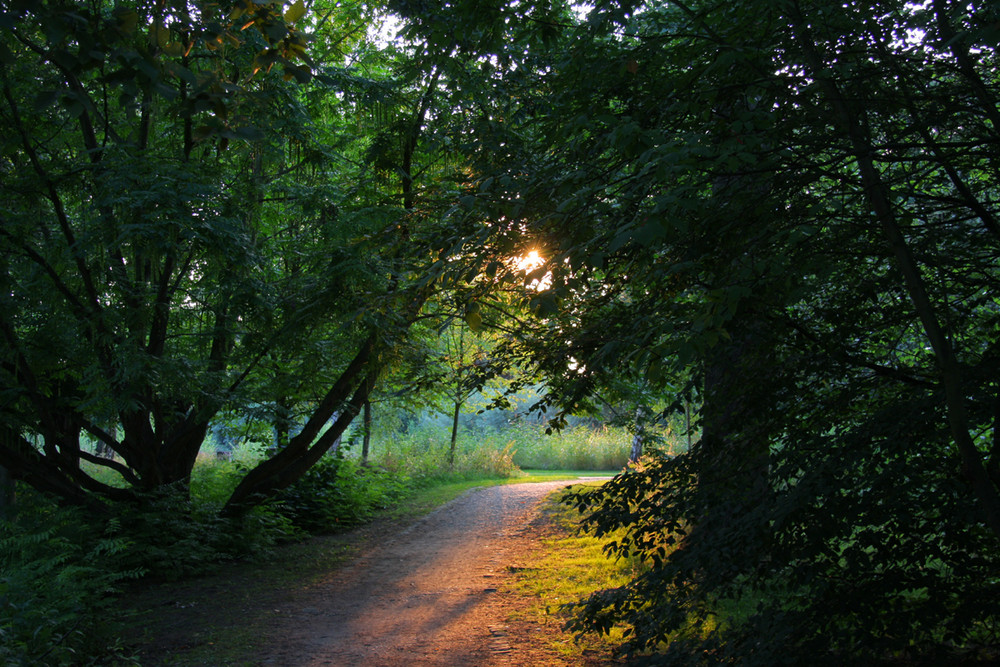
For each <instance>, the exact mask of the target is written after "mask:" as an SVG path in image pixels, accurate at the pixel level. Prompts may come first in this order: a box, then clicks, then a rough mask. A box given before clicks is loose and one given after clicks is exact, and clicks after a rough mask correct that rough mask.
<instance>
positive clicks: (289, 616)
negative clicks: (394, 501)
mask: <svg viewBox="0 0 1000 667" xmlns="http://www.w3.org/2000/svg"><path fill="white" fill-rule="evenodd" d="M572 483H574V482H573V481H561V482H542V483H528V484H510V485H504V486H493V487H488V488H483V489H476V490H473V491H471V492H468V493H466V494H464V495H462V496H460V497H459V498H456V499H455V500H453V501H451V502H450V503H448V504H446V505H444V506H442V507H440V508H438V509H437V510H435V511H434V512H432V513H431V514H429V515H427V516H425V517H423V518H422V519H420V520H418V521H417V522H415V523H414V524H412V525H410V526H409V527H407V528H403V529H401V530H400V532H398V533H396V534H394V535H388V536H386V537H385V539H383V540H382V541H380V542H379V543H375V544H373V545H372V546H371V547H370V548H369V549H368V550H367V551H366V552H365V553H363V554H361V555H360V556H358V557H357V558H355V559H354V560H353V561H351V562H349V563H347V564H346V565H345V566H344V567H341V568H338V569H336V570H335V571H333V572H332V573H331V574H330V575H329V576H328V577H327V578H326V579H324V580H323V581H321V582H319V583H317V584H316V585H314V586H312V587H310V588H309V589H307V590H305V591H303V592H302V593H301V594H300V595H297V596H296V597H295V599H294V600H290V601H289V606H290V607H291V609H290V610H289V612H288V613H285V614H282V615H281V617H280V618H277V619H275V624H276V625H275V626H273V627H272V630H273V632H272V631H269V632H268V635H270V636H271V637H273V638H280V640H278V641H268V642H267V643H266V646H265V647H262V649H261V651H260V653H259V654H258V656H257V657H258V660H259V662H258V664H259V665H263V666H272V665H274V666H277V667H318V666H320V665H333V666H335V667H354V666H357V665H364V666H365V667H389V666H390V665H391V666H393V667H397V666H399V665H427V666H436V667H459V666H461V667H472V666H477V667H478V666H492V665H526V664H532V660H531V656H529V655H519V652H518V647H517V646H511V645H510V643H509V642H508V640H507V638H506V633H505V632H504V627H503V623H504V619H505V611H504V600H503V596H502V595H501V594H499V593H498V588H497V584H498V582H499V580H500V578H501V577H503V576H504V573H506V572H507V571H508V568H509V567H511V566H512V565H513V563H514V562H515V561H516V558H517V555H518V553H519V550H520V549H521V548H522V547H523V545H522V540H519V539H518V538H519V537H521V536H522V534H523V533H525V532H527V531H529V529H530V527H531V523H532V521H533V520H534V519H535V518H536V517H537V516H538V506H539V504H540V503H541V501H542V499H543V498H544V497H545V496H546V495H547V494H549V493H550V492H552V491H554V490H556V489H559V488H562V487H565V486H568V485H569V484H572ZM525 660H527V662H525Z"/></svg>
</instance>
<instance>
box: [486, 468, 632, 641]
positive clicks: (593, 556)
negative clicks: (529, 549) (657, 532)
mask: <svg viewBox="0 0 1000 667" xmlns="http://www.w3.org/2000/svg"><path fill="white" fill-rule="evenodd" d="M601 483H602V482H599V481H594V482H586V483H584V484H582V485H575V486H574V487H573V488H579V487H580V486H593V485H597V484H601ZM562 493H563V491H556V492H553V493H552V494H550V495H549V497H548V498H547V499H546V502H545V504H544V505H543V507H542V512H543V514H544V515H545V516H546V518H547V520H548V522H549V529H550V533H549V535H548V536H547V537H545V538H543V539H542V543H541V544H542V548H541V550H540V552H539V553H538V554H537V555H536V556H535V557H534V558H532V559H531V561H530V562H528V563H525V565H524V567H517V568H513V569H512V576H511V577H510V579H508V580H507V582H506V583H505V585H504V588H505V589H506V590H507V591H509V592H511V593H514V594H516V595H518V596H522V597H525V598H528V599H529V600H532V602H531V603H530V604H528V605H527V606H524V607H521V608H518V609H517V610H516V611H515V612H513V613H512V615H511V616H510V617H509V619H508V621H509V622H515V623H516V622H526V623H531V624H536V625H539V626H546V625H547V626H550V627H551V626H553V625H555V626H558V627H560V628H561V627H562V626H563V625H564V624H565V622H566V621H567V620H569V618H570V616H571V615H572V610H571V608H570V606H569V605H572V604H573V603H576V602H579V601H580V600H582V599H584V598H586V597H587V596H588V595H590V594H591V593H593V592H594V591H596V590H600V589H603V588H610V587H615V586H621V585H624V584H625V583H627V582H628V581H629V580H630V579H631V578H633V577H635V576H636V575H637V574H639V572H640V570H641V568H642V566H641V564H640V563H638V562H636V561H629V560H618V561H616V560H614V559H612V558H608V557H607V556H606V555H605V554H604V551H603V549H604V545H605V544H606V543H607V542H608V541H610V540H612V539H614V538H615V536H614V535H611V536H607V537H604V538H602V539H598V538H596V537H594V536H593V535H592V534H589V533H582V532H580V530H579V527H580V515H579V514H578V513H577V512H576V510H575V509H573V508H571V507H569V506H567V505H564V504H562V503H560V502H559V498H560V497H561V496H562ZM622 631H623V629H622V628H614V629H612V631H611V633H610V634H609V635H606V636H594V635H587V636H583V637H574V636H572V635H570V634H568V633H565V632H550V633H549V634H548V644H549V647H550V649H552V650H554V651H556V652H557V653H559V654H561V655H563V656H565V657H567V658H582V656H583V655H584V653H585V652H591V651H597V652H600V653H607V652H609V651H610V650H611V648H612V647H614V646H615V645H616V643H618V642H619V641H620V640H621V638H622Z"/></svg>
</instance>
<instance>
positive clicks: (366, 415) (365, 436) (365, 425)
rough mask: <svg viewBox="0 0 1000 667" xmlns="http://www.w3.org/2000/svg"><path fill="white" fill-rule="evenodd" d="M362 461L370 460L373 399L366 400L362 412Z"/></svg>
mask: <svg viewBox="0 0 1000 667" xmlns="http://www.w3.org/2000/svg"><path fill="white" fill-rule="evenodd" d="M361 415H362V416H361V430H362V439H361V461H362V462H364V463H367V462H368V453H369V451H370V449H371V443H372V402H371V400H367V399H366V400H365V405H364V408H363V409H362V413H361Z"/></svg>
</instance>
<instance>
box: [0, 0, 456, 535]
mask: <svg viewBox="0 0 1000 667" xmlns="http://www.w3.org/2000/svg"><path fill="white" fill-rule="evenodd" d="M9 4H10V7H9V11H8V12H5V13H4V15H3V19H2V20H0V32H2V35H3V39H2V40H0V41H2V42H3V47H2V49H0V77H2V86H3V95H2V99H0V118H2V120H3V123H4V125H5V127H8V128H10V129H11V132H9V133H8V134H7V135H6V139H5V140H4V142H3V143H2V145H0V169H2V171H3V173H4V175H5V178H4V179H3V186H2V189H3V192H4V197H3V211H2V213H3V217H4V220H5V225H4V229H3V232H2V234H0V283H2V285H3V290H2V291H3V297H2V298H3V304H2V306H3V307H2V309H0V310H2V313H3V317H2V321H0V334H2V335H0V342H2V346H0V395H2V402H0V410H2V416H3V425H4V427H3V430H2V431H0V463H2V464H3V465H4V466H5V467H7V468H9V469H10V470H11V471H12V472H13V474H15V475H16V476H17V477H18V478H19V479H22V480H24V481H26V482H28V483H30V484H32V485H33V486H35V487H36V488H39V489H43V490H46V491H48V492H51V493H55V494H58V495H60V496H62V497H63V498H65V499H66V500H67V501H69V502H74V503H77V504H84V503H88V502H91V498H90V496H89V494H91V493H98V494H101V495H103V496H106V497H109V498H115V499H119V500H130V499H131V500H134V499H135V497H136V496H137V494H142V493H146V492H155V491H156V490H158V489H160V488H161V487H168V486H172V485H175V484H178V483H179V484H181V486H183V485H185V484H187V483H188V482H189V481H190V475H191V471H192V469H193V466H194V463H195V460H196V457H197V455H198V452H199V450H200V448H201V445H202V443H203V441H204V440H205V437H206V434H207V432H208V429H209V426H210V425H212V424H214V423H216V422H218V421H219V420H217V419H216V417H217V416H218V415H222V414H224V415H225V416H226V419H227V420H229V421H231V422H240V420H242V423H244V424H252V425H254V426H255V427H256V426H258V425H260V424H262V423H265V424H267V428H268V430H269V431H271V430H273V431H274V432H275V434H276V437H277V440H278V443H279V447H280V450H281V451H280V453H278V452H275V455H274V456H271V457H268V458H265V459H262V460H260V461H258V463H257V465H256V467H255V468H254V469H253V470H247V471H246V474H245V475H244V476H243V478H242V480H241V481H240V483H239V484H237V485H236V486H235V488H234V489H233V490H232V495H231V497H230V498H229V499H228V500H227V502H226V504H225V509H224V512H225V513H226V514H228V515H231V516H235V515H237V514H241V513H245V512H247V511H248V510H249V509H250V508H251V507H252V506H253V505H254V504H256V503H259V502H261V500H263V499H264V498H266V497H267V496H268V495H270V494H273V493H274V492H275V491H277V490H278V489H280V488H282V487H283V486H287V485H288V484H290V483H291V482H292V481H294V479H295V478H297V477H298V476H299V475H301V474H302V473H303V472H304V471H305V470H306V469H308V467H309V466H310V465H311V464H312V463H313V462H315V461H316V460H317V459H318V458H319V457H320V456H322V454H323V453H325V452H326V451H327V450H328V449H329V447H330V445H331V444H332V443H333V442H334V441H335V440H336V439H337V438H338V437H339V436H340V435H341V434H342V433H343V432H344V431H345V430H346V428H347V426H348V425H349V423H350V421H351V420H352V419H353V417H354V415H355V414H356V413H357V412H358V411H359V410H360V406H361V405H362V404H363V403H364V401H365V399H366V397H367V394H368V393H370V392H371V391H372V389H373V387H374V385H375V384H376V382H377V380H378V378H379V376H380V374H381V373H382V372H383V371H384V369H385V367H386V366H388V365H389V364H391V362H392V360H393V358H394V355H396V354H397V352H396V350H397V348H400V347H404V346H405V343H406V339H407V330H408V328H409V327H410V326H411V325H412V324H413V321H414V319H415V318H417V317H418V314H419V312H420V310H421V308H422V307H423V304H424V302H425V301H426V299H427V298H428V297H429V296H430V294H431V293H432V292H434V291H435V289H437V288H436V286H435V281H436V280H437V279H438V278H439V277H440V274H441V273H443V269H442V268H441V266H440V263H439V262H438V260H437V259H436V258H435V256H434V255H433V254H432V251H434V250H437V249H438V248H439V247H440V245H441V243H442V241H441V239H440V234H439V230H438V222H439V220H440V218H441V217H443V216H442V215H441V210H440V209H441V204H440V202H439V201H437V200H436V199H435V198H436V197H441V196H442V194H441V193H446V192H447V191H448V190H449V189H450V187H451V181H450V180H449V178H450V173H446V172H445V170H444V169H443V168H442V167H441V166H440V165H438V168H437V170H436V171H435V172H434V174H435V177H436V178H437V179H438V180H437V183H436V185H435V188H434V189H433V190H430V191H429V193H430V194H427V196H425V193H422V192H417V191H416V189H415V186H416V185H417V184H419V183H420V181H419V179H417V177H416V176H417V175H416V174H408V176H407V179H406V188H405V189H406V190H407V194H406V196H405V197H400V196H399V195H398V194H397V193H396V192H394V191H393V190H394V187H395V185H396V184H394V183H393V181H392V179H385V178H383V176H382V175H381V169H382V167H379V166H377V165H375V164H374V161H375V157H374V156H373V157H372V158H371V162H370V161H369V160H368V159H367V156H366V151H367V150H368V149H369V148H370V147H371V146H372V145H373V144H377V143H378V137H377V136H375V135H379V133H380V130H376V129H373V128H371V127H370V126H367V125H366V123H365V122H363V121H367V120H368V118H369V116H370V115H372V109H373V108H389V107H390V106H391V107H392V108H393V111H394V113H396V112H398V113H397V116H398V118H397V119H396V120H397V122H396V124H395V127H396V132H397V134H398V133H399V132H401V128H409V130H408V132H409V134H407V135H404V138H405V142H404V143H405V145H406V149H405V151H404V150H403V149H402V147H401V146H400V145H399V143H398V142H397V143H392V144H391V145H390V147H388V148H386V149H385V150H383V151H381V153H380V156H379V159H380V160H381V163H382V164H383V165H384V163H386V161H390V162H391V161H397V162H398V161H399V160H400V159H402V158H400V157H399V156H398V155H397V154H396V153H399V152H400V151H402V152H405V153H406V156H407V157H406V161H407V164H409V165H411V166H413V167H414V168H416V167H419V166H422V165H423V163H424V161H426V160H428V159H429V158H427V157H426V156H425V155H424V148H425V143H424V142H423V141H422V140H421V136H420V135H421V123H419V122H418V123H416V124H415V125H414V123H413V122H412V118H409V117H408V116H407V115H406V114H407V112H408V109H409V101H410V100H411V99H412V97H413V95H415V94H417V95H419V94H423V95H424V98H425V99H427V100H430V99H431V98H433V97H434V93H435V89H434V87H433V86H426V85H424V84H425V82H422V81H414V80H413V79H412V78H407V77H405V76H402V77H398V78H394V77H395V69H396V63H395V62H394V60H393V56H392V54H391V53H389V54H388V55H384V54H375V55H373V54H372V50H371V48H370V46H368V45H365V44H363V42H364V40H363V39H359V35H362V36H363V35H365V34H366V27H367V23H366V22H365V20H364V18H363V17H364V15H365V13H366V12H365V11H364V7H363V6H362V5H361V4H359V3H336V4H330V3H326V2H318V3H310V7H309V9H310V12H307V11H306V7H305V5H304V3H301V2H297V3H292V4H291V6H289V7H288V8H287V10H285V9H283V8H282V4H281V3H251V2H247V1H245V0H228V1H227V2H223V3H217V2H202V1H201V0H192V1H191V2H175V3H167V4H164V3H159V2H143V1H141V0H136V1H130V2H125V3H121V2H114V3H113V2H109V1H105V0H100V1H98V2H92V3H87V4H86V5H79V6H78V5H74V4H72V3H69V4H67V3H61V2H51V3H48V2H47V3H23V2H14V3H9ZM308 42H312V45H313V47H314V48H315V50H314V51H310V54H309V55H307V53H306V47H307V43H308ZM376 56H377V57H376ZM355 57H356V60H354V58H355ZM317 58H318V59H317ZM352 62H353V63H354V64H355V65H356V67H355V68H353V69H352V68H349V67H347V66H346V65H347V64H348V63H352ZM366 70H367V72H371V73H372V75H371V76H367V75H366ZM414 91H417V92H414ZM428 103H429V102H428ZM426 113H427V109H426V105H425V107H424V110H423V111H421V112H419V113H418V114H417V115H418V117H420V118H422V117H423V116H425V115H426ZM362 130H363V131H362ZM359 134H361V135H363V136H359ZM397 138H398V137H397ZM432 152H433V151H432ZM401 200H403V201H401ZM418 201H419V202H420V203H421V205H422V208H421V210H420V211H414V210H413V208H414V206H415V204H416V203H417V202H418ZM452 232H453V229H451V228H449V229H448V230H447V233H448V235H449V236H450V235H451V234H452ZM435 265H438V269H435V268H433V267H434V266H435ZM293 425H297V426H300V427H301V428H299V429H298V430H297V431H296V433H295V435H294V436H293V435H291V431H292V430H293V429H292V427H293ZM328 425H329V427H328V428H326V427H327V426H328ZM88 440H90V441H97V442H99V443H100V444H101V445H102V446H104V447H106V448H107V449H108V450H110V451H111V452H113V453H114V454H115V458H114V459H111V458H105V457H99V456H96V455H95V454H94V453H93V452H92V451H91V450H90V448H89V446H88V442H87V441H88ZM81 461H85V462H87V463H88V464H91V468H87V467H81V465H80V463H81ZM92 466H97V467H102V468H108V469H111V470H114V471H115V472H117V473H118V474H119V475H120V476H121V478H122V479H124V480H125V481H126V482H127V485H126V486H125V487H124V488H123V487H122V486H121V485H108V484H105V483H104V482H103V481H102V480H101V479H100V478H99V477H100V476H92V475H90V474H89V472H88V471H89V470H90V469H92Z"/></svg>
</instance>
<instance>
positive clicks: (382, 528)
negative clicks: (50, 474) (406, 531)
mask: <svg viewBox="0 0 1000 667" xmlns="http://www.w3.org/2000/svg"><path fill="white" fill-rule="evenodd" d="M581 474H586V475H587V476H591V475H602V474H610V473H589V472H588V473H581V472H580V471H543V472H528V473H523V474H520V475H518V476H517V477H513V478H508V477H502V478H479V479H469V480H461V481H453V482H443V483H439V484H433V485H430V486H427V487H425V488H421V489H417V490H415V491H413V492H411V493H408V494H407V495H406V496H405V497H404V498H402V499H401V500H400V501H399V502H397V503H396V504H394V505H393V506H392V507H389V508H386V509H383V510H380V511H379V512H378V513H377V514H375V516H374V519H373V520H372V522H371V523H369V524H366V525H365V526H361V527H359V528H357V529H355V530H353V531H350V532H345V533H340V534H334V535H324V536H318V537H312V538H310V539H308V540H305V541H303V542H298V543H294V544H287V545H283V546H280V547H277V548H275V549H274V550H273V551H272V552H271V553H270V555H269V556H268V557H267V558H266V559H258V560H255V561H253V562H245V563H237V564H234V565H231V566H228V567H227V568H226V570H225V571H222V572H216V573H213V574H211V575H208V576H205V577H196V578H193V579H187V580H183V581H180V582H169V583H164V584H160V585H155V586H149V585H146V584H140V585H139V586H137V587H136V588H135V589H134V590H133V591H132V593H131V594H130V595H129V596H127V597H126V599H125V600H124V601H123V602H124V603H125V604H126V605H127V606H129V607H131V608H133V609H134V610H136V611H134V612H133V614H134V615H133V622H132V624H131V625H133V626H135V627H142V628H145V629H146V632H145V636H144V637H142V641H141V644H142V655H141V656H140V659H141V664H142V665H143V667H157V666H170V667H195V666H209V665H211V666H213V667H223V666H230V667H238V666H244V665H246V666H249V665H254V664H256V663H255V662H254V654H255V651H256V647H257V646H259V643H260V641H261V638H262V637H264V636H266V634H267V630H268V627H269V625H270V623H271V622H272V620H273V618H274V613H275V610H276V609H279V608H282V606H283V604H284V603H285V602H286V601H287V600H288V598H289V596H290V594H292V593H294V592H295V591H297V590H300V589H302V588H303V587H307V586H309V585H311V584H314V583H316V582H317V581H319V580H321V579H322V578H323V577H324V576H326V575H328V574H329V573H330V572H331V571H332V570H334V569H336V568H337V567H339V566H341V565H343V564H344V563H345V562H347V561H348V560H350V559H351V558H352V557H353V556H355V555H356V554H358V553H360V552H362V551H363V550H364V549H365V548H367V547H368V546H369V545H371V544H373V543H375V542H376V541H377V540H378V539H380V538H381V537H382V536H384V535H386V534H387V533H390V532H391V531H393V530H396V529H397V528H398V527H399V526H403V525H407V524H409V523H411V522H413V521H415V520H416V519H418V518H420V517H422V516H424V515H426V514H427V513H429V512H431V511H433V510H434V509H436V508H438V507H440V506H441V505H443V504H445V503H447V502H449V501H451V500H453V499H454V498H457V497H458V496H460V495H462V494H463V493H466V492H467V491H469V490H471V489H474V488H481V487H486V486H493V485H498V484H516V483H520V482H546V481H557V480H564V479H576V478H577V477H579V476H580V475H581Z"/></svg>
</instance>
